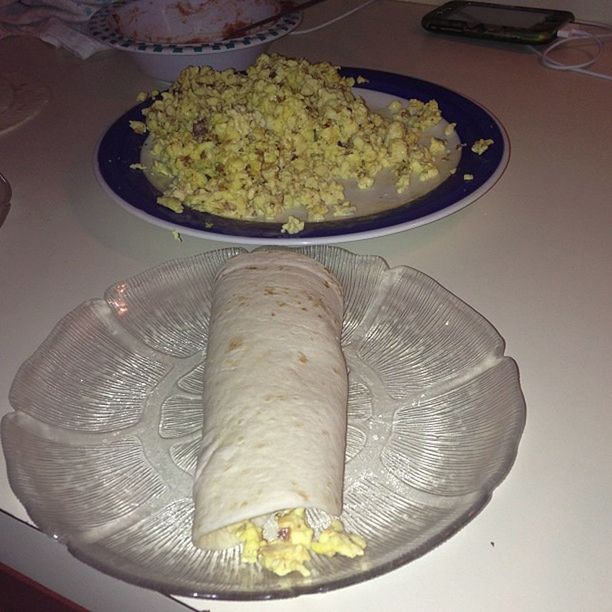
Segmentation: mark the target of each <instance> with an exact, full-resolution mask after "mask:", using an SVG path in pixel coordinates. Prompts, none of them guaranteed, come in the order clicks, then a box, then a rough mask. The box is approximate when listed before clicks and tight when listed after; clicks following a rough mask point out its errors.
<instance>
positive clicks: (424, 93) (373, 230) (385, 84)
mask: <svg viewBox="0 0 612 612" xmlns="http://www.w3.org/2000/svg"><path fill="white" fill-rule="evenodd" d="M340 73H341V74H342V75H343V76H347V77H353V78H356V77H358V76H361V77H364V78H365V79H366V80H367V82H366V83H363V84H361V85H360V86H359V88H363V89H370V90H374V91H378V92H382V93H386V94H390V95H392V96H396V97H398V98H405V99H410V98H416V99H419V100H422V101H428V100H431V99H435V100H437V101H438V104H439V106H440V109H441V111H442V115H443V117H444V118H445V119H446V120H447V121H448V122H449V123H456V124H457V127H456V131H457V134H458V136H459V138H460V141H461V143H462V144H464V145H465V146H464V148H463V150H462V153H461V158H460V160H459V164H458V166H457V170H456V172H455V173H454V174H453V175H451V176H449V177H448V178H447V179H446V180H445V181H444V182H443V183H441V184H440V185H439V186H438V187H436V188H435V189H433V190H432V191H430V192H429V193H427V194H425V195H424V196H421V197H420V198H417V199H414V200H412V201H410V202H407V203H406V204H404V205H400V206H398V207H396V208H392V209H390V210H385V211H382V212H378V213H375V214H372V215H363V216H358V217H345V218H342V219H337V220H331V221H322V222H317V223H306V225H305V227H304V229H303V230H302V231H301V232H300V233H299V234H293V235H288V234H285V233H282V232H281V224H279V223H269V222H257V221H240V220H236V219H226V218H223V217H219V216H216V215H211V214H209V213H203V212H198V211H194V210H190V209H185V211H184V212H183V213H180V214H179V213H175V212H173V211H171V210H170V209H167V208H165V207H163V206H160V205H159V204H157V202H156V198H157V197H158V196H159V195H160V192H159V191H158V190H157V189H156V188H155V187H153V185H151V183H150V182H149V181H148V180H147V178H146V176H145V175H144V173H143V172H142V171H141V170H134V169H132V168H130V165H131V164H135V163H138V162H140V151H141V148H142V145H143V143H144V141H145V140H146V135H140V134H136V133H135V132H134V131H133V130H132V129H131V128H130V121H132V120H142V114H141V111H142V109H143V108H145V107H146V106H147V105H149V104H150V101H146V102H143V103H141V104H139V105H137V106H134V107H133V108H131V109H130V110H129V111H127V112H126V113H125V114H124V115H123V116H121V117H120V118H119V119H118V120H117V121H115V122H114V123H113V124H112V125H111V127H110V128H109V129H108V130H107V131H106V133H105V134H104V136H103V137H102V139H101V141H100V143H99V145H98V148H97V151H96V159H95V163H96V174H97V176H98V179H99V181H100V183H101V184H102V186H103V187H104V188H105V189H106V190H107V191H108V192H109V193H110V195H111V196H113V197H114V198H115V199H116V200H117V201H118V202H119V203H120V204H121V205H122V206H123V207H124V208H126V209H127V210H128V211H129V212H131V213H133V214H135V215H137V216H139V217H141V218H142V219H144V220H146V221H148V222H150V223H154V224H155V225H158V226H161V227H165V228H167V229H170V230H176V231H179V232H180V233H182V234H186V235H193V236H199V237H201V238H208V239H211V240H218V241H221V242H234V243H242V244H291V245H294V246H297V245H306V244H329V243H339V242H346V241H350V240H361V239H364V238H374V237H378V236H385V235H388V234H394V233H396V232H401V231H404V230H407V229H411V228H414V227H418V226H420V225H424V224H426V223H431V222H432V221H436V220H438V219H441V218H443V217H446V216H448V215H450V214H452V213H454V212H456V211H458V210H460V209H462V208H464V207H465V206H467V205H468V204H471V203H472V202H474V201H475V200H476V199H478V198H479V197H480V196H482V195H483V194H484V193H485V192H487V191H488V190H489V189H490V188H491V187H492V186H493V185H494V184H495V183H496V182H497V180H498V179H499V178H500V176H501V175H502V173H503V171H504V169H505V167H506V165H507V162H508V158H509V151H510V147H509V141H508V137H507V135H506V132H505V130H504V128H503V126H502V125H501V124H500V123H499V122H498V121H497V119H495V118H494V117H493V116H492V115H491V114H490V113H489V112H488V111H487V110H485V109H484V108H483V107H482V106H480V105H479V104H477V103H476V102H474V101H472V100H470V99H468V98H466V97H464V96H462V95H461V94H458V93H456V92H454V91H451V90H449V89H446V88H445V87H442V86H440V85H436V84H434V83H430V82H428V81H423V80H420V79H415V78H412V77H408V76H404V75H399V74H393V73H388V72H381V71H377V70H368V69H363V68H341V69H340ZM359 88H356V90H357V93H358V89H359ZM479 139H491V140H493V144H492V145H491V146H490V147H489V148H488V149H487V150H486V151H485V152H484V153H483V154H482V155H477V154H476V153H473V152H472V151H471V150H470V147H471V145H472V144H473V143H474V142H475V141H476V140H479ZM465 175H472V177H473V178H472V180H465V178H464V176H465Z"/></svg>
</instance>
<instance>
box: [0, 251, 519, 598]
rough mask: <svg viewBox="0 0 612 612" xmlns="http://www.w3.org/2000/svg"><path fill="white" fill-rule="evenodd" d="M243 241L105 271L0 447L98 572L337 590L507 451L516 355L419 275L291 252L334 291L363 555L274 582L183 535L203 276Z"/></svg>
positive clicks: (347, 508) (352, 258)
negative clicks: (119, 274)
mask: <svg viewBox="0 0 612 612" xmlns="http://www.w3.org/2000/svg"><path fill="white" fill-rule="evenodd" d="M278 248H281V247H278ZM243 250H244V249H240V248H227V249H221V250H217V251H212V252H209V253H204V254H202V255H198V256H195V257H191V258H188V259H182V260H177V261H171V262H168V263H165V264H163V265H161V266H158V267H156V268H153V269H151V270H148V271H146V272H144V273H142V274H139V275H137V276H135V277H133V278H130V279H128V280H125V281H121V282H118V283H116V284H114V285H113V286H111V287H110V288H109V289H108V290H107V291H106V293H105V296H104V299H92V300H88V301H86V302H84V303H83V304H81V305H80V306H78V307H77V308H76V309H75V310H73V311H72V312H70V313H69V314H68V315H66V316H65V317H64V318H63V319H62V320H61V321H60V322H59V323H58V325H57V326H56V327H55V329H54V330H53V331H52V332H51V334H50V335H49V337H48V338H47V339H46V340H45V341H44V342H43V343H42V345H41V346H40V347H39V348H38V349H37V351H36V352H35V353H34V354H33V355H32V356H31V357H30V358H29V359H28V360H27V361H26V362H25V363H24V364H23V365H22V366H21V368H20V370H19V372H18V374H17V376H16V378H15V380H14V382H13V385H12V388H11V391H10V401H11V404H12V406H13V408H14V412H12V413H10V414H8V415H6V416H5V417H4V418H3V420H2V444H3V449H4V453H5V455H6V461H7V465H8V473H9V478H10V482H11V485H12V487H13V490H14V491H15V494H16V495H17V497H18V498H19V499H20V500H21V501H22V503H23V504H24V506H25V507H26V509H27V511H28V513H29V514H30V516H31V518H32V520H33V521H34V522H35V523H36V524H37V525H38V526H39V527H40V529H41V530H43V531H44V532H45V533H47V534H49V535H51V536H53V537H54V538H57V539H59V540H60V541H62V542H64V543H65V544H66V545H67V547H68V548H69V550H70V551H71V552H72V553H73V554H74V555H75V556H76V557H78V558H80V559H82V560H83V561H85V562H86V563H89V564H90V565H92V566H94V567H96V568H98V569H100V570H101V571H103V572H106V573H108V574H112V575H114V576H117V577H119V578H122V579H124V580H126V581H128V582H132V583H136V584H139V585H143V586H147V587H150V588H154V589H157V590H160V591H164V592H167V593H174V594H180V595H186V596H197V597H216V598H225V599H259V598H276V597H289V596H294V595H298V594H301V593H310V592H317V591H325V590H330V589H334V588H338V587H342V586H346V585H350V584H353V583H355V582H359V581H362V580H366V579H368V578H371V577H373V576H376V575H379V574H381V573H383V572H387V571H389V570H391V569H393V568H395V567H398V566H400V565H402V564H405V563H407V562H409V561H411V560H412V559H415V558H416V557H418V556H420V555H423V554H424V553H426V552H427V551H429V550H431V549H432V548H434V547H435V546H437V545H439V544H440V543H442V542H443V541H445V540H446V539H448V538H449V537H451V535H453V534H454V533H455V532H456V531H457V530H458V529H460V528H461V527H462V526H464V525H465V524H466V523H468V522H469V521H470V520H472V519H473V518H474V516H475V515H476V514H477V513H478V512H479V510H480V509H481V508H482V507H483V506H484V505H485V504H486V503H487V501H488V500H489V499H490V496H491V494H492V491H493V489H494V488H495V487H496V486H497V485H498V484H499V483H500V482H501V481H502V480H503V478H504V477H505V476H506V474H507V473H508V471H509V469H510V467H511V465H512V463H513V461H514V458H515V456H516V452H517V447H518V443H519V439H520V437H521V433H522V430H523V426H524V420H525V404H524V400H523V396H522V393H521V389H520V385H519V376H518V371H517V367H516V364H515V362H514V361H513V360H512V359H510V358H509V357H505V356H504V341H503V339H502V338H501V337H500V335H499V334H498V333H497V331H496V330H495V329H494V328H493V327H492V326H491V325H490V324H489V323H488V322H487V321H486V320H485V319H484V318H483V317H482V316H481V315H479V314H478V313H477V312H475V311H474V310H473V309H472V308H470V307H469V306H468V305H466V304H465V303H464V302H462V301H461V300H460V299H458V298H457V297H456V296H454V295H453V294H451V293H449V292H448V291H447V290H445V289H444V288H443V287H441V286H440V285H439V284H438V283H436V282H435V281H434V280H432V279H431V278H429V277H428V276H426V275H425V274H423V273H421V272H418V271H417V270H414V269H411V268H408V267H398V268H393V269H389V267H388V266H387V264H386V263H385V262H384V261H383V260H382V259H380V258H378V257H374V256H358V255H355V254H352V253H350V252H348V251H346V250H343V249H340V248H337V247H332V246H325V245H320V246H312V247H304V248H301V249H298V250H299V251H301V252H304V253H306V254H308V255H310V256H312V257H314V258H315V259H317V260H319V261H321V262H322V263H323V264H324V265H325V266H327V267H328V268H329V269H330V270H331V271H332V272H333V273H334V274H336V276H337V277H338V279H339V280H340V282H341V283H342V285H343V287H344V290H345V299H346V313H345V321H344V333H343V346H344V351H345V354H346V358H347V361H348V364H349V368H350V396H349V408H348V410H349V420H348V438H347V450H346V476H345V487H344V510H343V515H342V519H343V521H344V522H345V524H346V526H347V528H348V529H349V530H353V531H356V532H358V533H360V534H362V535H363V536H364V537H366V538H367V541H368V548H367V550H366V554H365V556H363V557H362V558H358V559H346V558H342V557H338V558H331V559H328V558H324V557H318V556H316V555H314V556H313V557H314V558H313V562H312V564H311V568H312V575H311V576H310V577H308V578H304V577H302V576H300V575H294V574H290V575H288V576H285V577H278V576H275V575H273V574H271V573H269V572H267V571H265V570H261V569H260V568H259V567H257V566H243V565H240V564H239V551H238V549H237V548H235V549H231V550H227V551H222V552H219V551H216V552H205V551H202V550H199V549H197V548H195V547H194V546H193V545H192V543H191V539H190V532H191V517H192V512H193V503H192V498H191V485H192V474H193V470H194V467H195V462H196V452H197V447H198V443H199V438H200V427H201V421H202V414H203V407H202V405H201V394H202V384H203V383H202V374H203V354H204V351H205V349H206V334H207V325H208V317H209V307H210V297H211V289H212V283H213V279H214V276H215V272H216V270H217V269H218V268H219V266H220V265H222V263H223V262H224V261H225V260H227V259H228V258H229V257H232V256H234V255H236V254H238V253H240V252H242V251H243ZM287 435H291V432H287ZM311 518H312V520H314V521H315V522H316V520H317V517H316V513H311Z"/></svg>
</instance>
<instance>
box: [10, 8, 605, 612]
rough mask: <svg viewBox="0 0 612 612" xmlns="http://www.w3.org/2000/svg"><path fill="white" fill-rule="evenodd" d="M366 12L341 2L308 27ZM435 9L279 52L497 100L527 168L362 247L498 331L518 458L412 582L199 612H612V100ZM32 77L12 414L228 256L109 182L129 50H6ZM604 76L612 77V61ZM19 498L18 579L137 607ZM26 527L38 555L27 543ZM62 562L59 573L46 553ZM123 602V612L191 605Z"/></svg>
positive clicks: (124, 102)
mask: <svg viewBox="0 0 612 612" xmlns="http://www.w3.org/2000/svg"><path fill="white" fill-rule="evenodd" d="M355 4H358V3H357V2H355V0H329V2H327V3H324V4H321V5H319V6H317V7H315V8H313V9H312V10H311V11H310V12H309V13H308V14H307V15H306V19H305V21H304V24H303V26H302V27H306V26H311V25H315V24H316V23H320V22H322V21H324V20H325V18H327V17H330V16H333V15H335V14H337V13H339V12H341V10H342V9H343V8H346V7H350V6H354V5H355ZM428 8H429V7H426V6H422V5H412V4H405V3H399V2H393V1H391V0H381V1H380V2H377V3H374V4H372V5H370V6H368V7H367V8H365V9H363V10H362V11H360V12H358V13H355V14H354V15H352V16H351V17H349V18H347V19H345V20H343V21H340V22H338V23H336V24H334V25H332V26H330V27H328V28H326V29H323V30H320V31H318V32H315V33H312V34H308V35H304V36H292V37H288V38H285V39H283V40H281V41H279V42H278V43H275V46H274V47H273V50H275V51H277V52H280V53H283V54H286V55H292V56H304V57H307V58H308V59H310V60H329V61H331V62H333V63H336V64H340V65H352V66H362V67H367V68H374V69H383V70H387V71H392V72H398V73H402V74H407V75H411V76H415V77H419V78H422V79H426V80H429V81H433V82H436V83H438V84H440V85H444V86H446V87H449V88H451V89H454V90H456V91H458V92H460V93H461V94H463V95H466V96H468V97H471V98H474V99H475V100H477V101H479V102H480V103H481V104H483V105H484V106H485V107H487V108H488V109H489V110H490V111H491V112H492V113H494V114H495V115H496V116H497V117H498V118H499V119H500V121H501V122H502V123H503V124H504V126H505V127H506V129H507V131H508V134H509V137H510V140H511V157H510V162H509V165H508V167H507V170H506V172H505V173H504V175H503V176H502V178H501V179H500V180H499V182H498V183H497V184H496V185H495V187H494V188H493V189H492V190H490V191H489V192H488V193H487V194H486V195H484V196H483V197H481V198H480V199H479V200H478V201H477V202H475V203H473V204H472V205H470V206H468V207H467V208H465V209H463V210H462V211H460V212H457V213H455V214H454V215H452V216H450V217H447V218H445V219H443V220H440V221H437V222H435V223H433V224H430V225H427V226H423V227H420V228H417V229H413V230H410V231H407V232H404V233H400V234H396V235H392V236H388V237H382V238H376V239H370V240H365V241H356V242H349V243H345V244H344V245H343V246H344V247H346V248H348V249H349V250H352V251H354V252H357V253H362V254H365V253H371V254H377V255H380V256H382V257H384V258H385V259H386V260H387V261H388V262H389V264H391V265H398V264H405V265H410V266H413V267H415V268H418V269H420V270H422V271H423V272H425V273H427V274H429V275H430V276H432V277H434V278H435V279H436V280H438V281H439V282H440V283H442V284H443V285H444V286H445V287H446V288H448V289H449V290H450V291H452V292H454V293H455V294H457V295H458V296H459V297H461V298H462V299H463V300H465V301H466V302H468V303H469V304H470V305H471V306H473V307H474V308H475V309H476V310H478V311H479V312H480V313H482V314H483V315H484V316H485V317H487V318H488V319H489V320H490V321H491V322H492V323H493V324H494V325H495V326H496V327H497V329H498V330H499V332H500V333H501V334H502V336H503V337H504V338H505V340H506V342H507V354H509V355H511V356H512V357H514V358H515V359H516V361H517V362H518V365H519V368H520V373H521V383H522V388H523V391H524V394H525V398H526V402H527V425H526V428H525V431H524V434H523V438H522V442H521V445H520V448H519V453H518V457H517V460H516V462H515V465H514V467H513V469H512V470H511V472H510V474H509V475H508V477H507V478H506V479H505V481H504V482H503V483H502V484H501V485H500V487H499V488H498V489H497V490H496V492H495V494H494V496H493V499H492V501H491V502H490V503H489V504H488V506H487V507H486V508H485V509H484V510H483V512H482V513H481V514H480V515H479V516H477V517H476V518H475V520H473V521H472V522H471V523H470V524H468V525H467V526H466V527H465V528H464V529H463V530H461V531H460V532H459V533H458V534H457V535H455V536H454V537H452V538H451V539H450V540H448V541H447V542H446V543H444V544H443V545H442V546H440V547H438V548H437V549H435V550H433V551H431V552H430V553H428V554H427V555H425V556H424V557H422V558H420V559H418V560H416V561H414V562H412V563H410V564H409V565H407V566H405V567H403V568H400V569H398V570H395V571H393V572H391V573H389V574H386V575H384V576H382V577H379V578H376V579H374V580H371V581H369V582H366V583H362V584H359V585H355V586H353V587H350V588H345V589H341V590H339V591H335V592H332V593H328V594H324V595H309V596H302V597H299V598H297V599H292V600H283V601H277V602H267V603H262V602H259V603H258V602H255V603H250V602H247V603H240V602H217V601H202V600H198V601H196V600H182V601H183V602H184V603H187V604H188V605H189V606H191V607H193V608H196V609H210V610H212V611H214V612H230V611H231V612H255V611H259V610H272V611H276V610H283V611H288V612H294V611H295V612H304V611H309V610H319V609H329V610H339V611H347V612H348V611H351V612H366V611H367V612H371V611H372V610H385V611H395V610H397V611H399V610H408V609H410V610H512V611H515V610H538V611H558V610H611V609H612V603H611V602H612V581H611V580H610V578H609V576H610V570H611V568H612V546H611V543H612V450H611V442H610V441H611V440H612V375H611V367H612V282H611V281H612V149H611V143H612V121H611V120H610V111H611V109H612V84H611V83H610V82H608V81H604V80H601V79H595V78H589V77H585V76H581V75H577V74H571V73H561V72H556V71H552V70H548V69H545V68H543V67H541V66H540V65H539V63H538V61H537V59H536V57H535V56H534V55H533V54H531V53H529V52H528V51H527V50H526V49H525V48H522V47H514V46H505V45H501V44H489V43H482V42H476V41H468V40H463V39H457V38H450V37H440V36H434V35H429V34H427V33H425V32H424V31H422V30H421V28H420V25H419V23H420V18H421V16H422V15H423V14H424V13H425V12H426V11H427V10H428ZM15 69H18V70H20V71H21V72H22V73H23V74H26V75H28V76H30V77H32V78H35V79H37V80H39V81H40V82H42V83H44V84H46V85H47V87H48V88H49V90H50V92H51V99H50V102H49V103H48V104H47V106H46V107H45V109H44V110H43V111H42V113H41V114H40V115H39V116H38V117H36V118H35V119H33V120H31V121H30V122H29V123H27V124H25V125H23V126H22V127H20V128H18V129H16V130H14V131H12V132H9V133H6V134H4V135H0V172H2V173H4V174H5V175H6V177H7V178H8V179H9V181H10V182H11V184H12V187H13V192H14V196H13V201H12V209H11V211H10V213H9V215H8V218H7V220H6V222H5V223H4V225H3V226H2V227H1V228H0V365H1V367H0V414H5V413H7V412H9V411H10V410H11V407H10V405H9V402H8V389H9V386H10V384H11V381H12V379H13V377H14V375H15V373H16V371H17V368H18V366H19V365H20V364H21V363H22V361H23V360H24V359H26V358H27V357H28V356H29V355H30V354H31V353H32V352H33V351H34V350H35V349H36V347H37V346H38V345H39V344H40V342H41V341H42V340H43V339H44V338H45V336H46V335H47V334H48V332H49V331H50V330H51V328H52V326H53V325H54V324H55V323H56V322H57V321H58V320H59V319H60V318H61V317H62V316H63V315H64V314H66V313H67V312H68V311H70V310H71V309H72V308H74V307H75V306H76V305H77V304H79V303H80V302H82V301H83V300H85V299H87V298H89V297H94V296H100V295H101V294H102V292H103V290H104V289H105V288H106V287H107V286H108V285H109V284H111V283H113V282H114V281H116V280H119V279H121V278H123V277H126V276H130V275H132V274H135V273H137V272H140V271H142V270H145V269H147V268H149V267H151V266H153V265H155V264H158V263H160V262H163V261H166V260H168V259H172V258H176V257H183V256H188V255H191V254H194V253H199V252H202V251H207V250H210V249H214V248H218V247H220V246H225V245H222V244H221V243H218V242H213V241H207V240H202V239H197V238H192V237H187V236H185V237H184V238H183V241H182V242H178V241H177V240H175V239H174V238H173V236H172V234H171V232H169V231H167V230H163V229H160V228H157V227H155V226H153V225H150V224H148V223H146V222H144V221H142V220H140V219H138V218H136V217H135V216H132V215H130V214H129V213H127V212H126V211H124V210H123V209H122V208H120V207H119V206H118V205H117V204H115V203H114V202H113V201H112V200H111V199H110V197H109V196H108V195H107V194H106V193H105V192H104V191H103V190H102V188H101V187H100V186H99V184H98V183H97V181H96V178H95V177H94V173H93V163H92V158H93V151H94V148H95V146H96V143H97V141H98V139H99V138H100V137H101V135H102V134H103V132H104V131H105V129H106V128H107V126H108V125H110V123H112V122H113V121H114V120H115V119H116V118H117V117H118V116H119V115H120V114H122V113H123V112H124V111H125V110H127V109H128V108H130V107H131V106H132V105H133V104H134V101H135V97H136V95H137V93H138V92H139V91H141V90H145V89H150V88H151V87H152V86H153V85H154V83H153V82H152V81H151V80H150V79H149V78H148V77H146V76H145V75H143V74H141V73H139V72H138V71H137V69H136V68H135V67H134V66H133V65H132V63H131V61H130V59H129V58H128V57H126V56H125V55H123V54H121V53H120V52H115V51H112V52H108V53H104V54H102V55H97V56H94V57H92V58H90V59H89V60H87V61H82V60H79V59H77V58H75V57H73V56H71V55H69V54H68V53H67V52H65V51H62V50H57V49H54V48H52V47H50V46H48V45H46V44H44V43H42V42H40V41H38V40H34V39H29V38H21V37H20V38H17V37H14V38H9V39H4V40H1V41H0V73H2V72H3V71H10V70H15ZM597 69H598V70H601V71H603V72H605V71H607V72H608V73H612V46H610V45H608V48H607V49H605V50H604V55H603V56H602V58H601V60H600V62H599V63H598V65H597ZM1 460H2V461H3V457H2V459H1ZM0 500H1V506H0V508H1V509H2V510H4V512H5V513H6V514H5V515H3V516H2V515H0V518H1V519H2V520H1V522H2V529H0V562H2V563H8V564H9V565H13V567H15V568H17V569H19V571H22V572H24V573H27V574H29V575H31V576H32V577H33V578H35V579H36V580H39V581H41V582H43V583H45V584H47V585H48V586H50V587H51V588H56V589H58V590H60V591H61V592H62V593H63V594H64V595H66V596H67V597H71V598H73V599H74V600H75V601H77V602H78V603H81V604H82V605H84V606H86V607H89V608H92V609H93V608H96V609H101V610H104V609H109V610H110V609H119V607H118V606H117V603H116V600H111V599H105V598H104V594H105V593H106V595H109V594H110V593H111V591H112V589H113V587H112V586H111V585H112V580H111V579H109V578H107V577H106V576H104V575H103V574H100V573H99V572H97V571H95V570H90V568H86V567H85V566H83V565H82V564H81V563H80V562H77V561H75V560H73V559H72V558H71V557H69V555H68V554H67V553H65V551H64V549H63V547H61V546H59V545H58V544H56V543H55V542H52V541H46V540H48V539H47V538H46V536H44V535H42V534H40V532H38V531H37V530H34V529H32V528H29V527H24V525H23V523H22V522H21V521H26V522H27V521H28V517H27V515H26V513H25V510H24V509H23V507H22V506H21V504H20V503H19V501H18V500H17V499H16V497H15V496H14V494H13V493H12V491H11V490H10V487H9V485H8V482H7V479H6V474H5V469H4V464H3V465H2V466H1V467H0ZM17 519H21V521H19V520H17ZM24 528H25V529H26V530H27V531H28V533H30V532H31V534H33V535H32V537H31V538H30V537H29V536H28V537H26V536H23V537H22V536H19V533H21V532H20V530H23V529H24ZM30 539H31V540H32V543H30ZM37 542H38V543H37ZM49 545H50V546H52V547H53V546H55V547H56V549H55V550H56V554H55V555H53V553H50V554H51V557H50V558H51V559H53V561H51V562H50V561H44V559H46V557H44V556H43V553H42V551H43V549H45V550H46V549H47V547H48V546H49ZM85 574H87V577H85ZM81 575H82V576H83V577H82V578H79V579H78V580H77V579H76V578H75V577H77V576H81ZM67 577H68V578H71V579H70V580H67ZM88 581H89V582H88ZM115 582H116V581H115ZM124 587H125V591H121V595H120V597H121V601H122V604H121V606H120V607H121V608H122V609H125V610H128V609H135V610H137V609H151V610H153V609H173V608H174V607H176V604H175V603H174V602H173V601H171V600H170V599H167V598H164V597H160V596H159V595H158V594H155V593H153V592H150V591H146V590H144V589H139V588H137V587H132V586H130V585H127V584H126V585H124ZM94 592H95V594H96V595H95V596H96V600H97V601H98V603H97V604H95V605H94V603H93V601H94V600H93V599H92V597H93V596H92V593H94ZM147 598H150V601H151V602H153V601H154V600H155V602H157V603H156V604H155V605H154V604H153V603H150V604H147V605H145V604H144V603H142V602H144V601H145V600H146V599H147ZM139 602H140V603H139ZM155 606H160V607H155Z"/></svg>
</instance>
